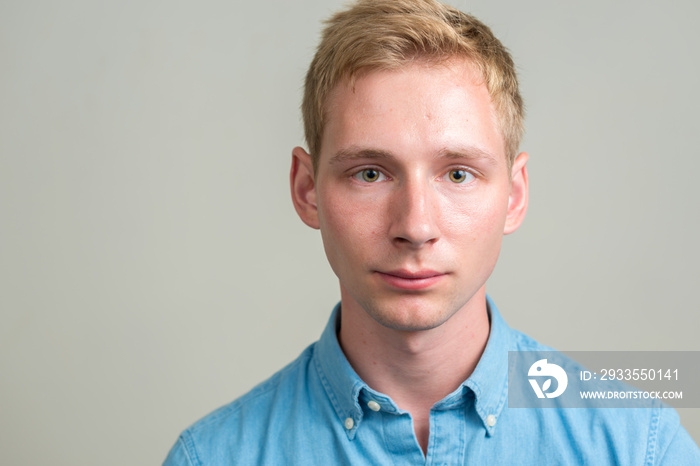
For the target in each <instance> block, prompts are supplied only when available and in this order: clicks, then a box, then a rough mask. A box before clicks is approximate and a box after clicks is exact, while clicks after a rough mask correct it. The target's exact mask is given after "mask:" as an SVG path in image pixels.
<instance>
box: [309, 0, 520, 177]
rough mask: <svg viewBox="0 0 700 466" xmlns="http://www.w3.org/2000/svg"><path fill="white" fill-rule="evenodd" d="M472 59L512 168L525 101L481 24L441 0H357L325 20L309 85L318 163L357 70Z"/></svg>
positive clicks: (502, 52)
mask: <svg viewBox="0 0 700 466" xmlns="http://www.w3.org/2000/svg"><path fill="white" fill-rule="evenodd" d="M453 57H465V58H466V59H468V60H469V61H470V62H471V63H473V64H475V65H476V66H477V67H478V68H479V70H480V71H481V74H482V76H483V79H484V83H485V84H486V87H487V88H488V91H489V94H490V95H491V100H492V102H493V104H494V106H495V109H496V112H497V117H498V121H499V125H500V129H501V133H502V136H503V139H504V143H505V151H506V156H507V162H508V166H509V167H510V166H512V163H513V160H514V159H515V156H516V154H517V150H518V146H519V144H520V138H521V137H522V133H523V116H524V109H523V101H522V98H521V97H520V91H519V90H518V78H517V75H516V72H515V66H514V64H513V60H512V58H511V56H510V53H508V50H507V49H506V48H505V47H504V46H503V44H501V42H500V41H499V40H498V39H497V38H496V37H495V36H494V35H493V33H492V32H491V30H490V29H489V28H488V27H487V26H486V25H484V24H483V23H482V22H481V21H479V20H478V19H476V18H474V17H473V16H470V15H468V14H465V13H462V12H461V11H459V10H457V9H455V8H452V7H450V6H447V5H444V4H442V3H440V2H438V1H436V0H359V1H357V2H356V3H354V4H353V5H351V6H350V8H348V9H347V10H345V11H341V12H339V13H336V14H335V15H333V16H332V17H331V18H330V19H329V20H328V21H326V28H325V29H324V31H323V35H322V38H321V43H320V44H319V46H318V49H317V51H316V55H315V56H314V58H313V60H312V62H311V65H310V66H309V70H308V72H307V74H306V81H305V84H304V99H303V102H302V107H301V109H302V115H303V119H304V132H305V137H306V142H307V144H308V147H309V152H310V154H311V159H312V161H313V166H314V172H315V171H316V170H317V168H318V159H319V152H320V150H321V139H322V136H323V129H324V124H325V110H326V108H325V105H326V101H327V99H328V96H329V94H330V92H331V91H332V90H333V88H334V87H335V86H337V85H338V84H339V83H340V82H341V81H343V80H344V79H349V80H350V82H352V80H353V79H354V78H355V77H356V76H357V74H358V72H360V71H365V70H389V69H396V68H399V67H401V66H402V65H405V64H406V63H408V62H409V61H411V60H413V59H415V58H421V59H428V60H431V61H436V62H442V61H446V60H448V59H450V58H453Z"/></svg>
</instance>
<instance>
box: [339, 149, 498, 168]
mask: <svg viewBox="0 0 700 466" xmlns="http://www.w3.org/2000/svg"><path fill="white" fill-rule="evenodd" d="M435 158H436V159H438V158H446V159H460V160H461V159H468V160H484V161H485V162H486V163H488V164H489V165H497V163H498V159H497V158H496V156H495V155H493V154H492V153H490V152H487V151H485V150H483V149H480V148H478V147H474V146H466V147H458V148H449V149H448V148H445V149H442V150H440V151H438V152H437V155H436V156H435ZM365 159H374V160H395V159H396V157H395V156H394V155H393V154H392V153H391V152H388V151H385V150H381V149H372V148H361V147H357V146H350V147H348V148H345V149H341V150H339V151H338V152H336V153H335V155H333V156H332V157H331V159H330V161H329V163H330V164H331V165H334V164H337V163H342V162H346V161H352V160H365Z"/></svg>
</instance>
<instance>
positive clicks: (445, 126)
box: [320, 58, 505, 163]
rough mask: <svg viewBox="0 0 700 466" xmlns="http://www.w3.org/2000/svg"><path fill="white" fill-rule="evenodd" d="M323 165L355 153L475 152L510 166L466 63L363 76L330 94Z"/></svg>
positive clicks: (418, 64) (486, 98) (480, 85)
mask: <svg viewBox="0 0 700 466" xmlns="http://www.w3.org/2000/svg"><path fill="white" fill-rule="evenodd" d="M321 146H322V149H321V154H320V155H321V163H323V161H324V160H328V157H332V156H333V153H336V152H337V151H342V150H347V149H348V148H349V147H351V146H353V147H358V146H359V147H361V148H370V149H379V150H387V149H391V150H392V151H394V150H395V151H399V152H410V153H413V154H416V153H417V154H425V153H428V154H434V153H437V152H440V151H442V152H444V151H446V150H448V151H449V150H451V149H452V148H454V147H463V146H469V147H473V148H475V149H477V150H479V151H482V152H484V153H490V154H492V155H493V156H494V157H498V158H502V159H503V160H505V152H504V145H503V138H502V135H501V131H500V130H499V126H498V119H497V117H496V111H495V107H494V105H493V103H492V100H491V96H490V94H489V92H488V89H487V87H486V85H485V84H484V82H483V78H482V76H481V73H480V72H479V70H478V68H477V67H476V66H474V65H472V64H471V63H470V62H468V61H467V60H465V59H461V58H460V59H450V60H447V61H444V62H441V63H431V62H427V61H421V60H417V61H415V62H411V63H410V64H407V65H405V66H402V67H400V68H397V69H391V70H365V71H362V72H361V73H359V74H357V75H356V77H355V79H346V80H345V81H343V82H341V83H340V84H338V85H337V86H336V87H335V88H334V89H333V91H332V92H331V93H330V95H329V98H328V101H327V106H326V124H325V127H324V132H323V139H322V144H321Z"/></svg>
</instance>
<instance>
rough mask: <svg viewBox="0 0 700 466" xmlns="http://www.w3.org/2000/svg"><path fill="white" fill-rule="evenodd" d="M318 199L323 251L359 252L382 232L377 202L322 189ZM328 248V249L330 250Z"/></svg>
mask: <svg viewBox="0 0 700 466" xmlns="http://www.w3.org/2000/svg"><path fill="white" fill-rule="evenodd" d="M322 194H325V195H322V197H321V202H319V222H320V226H321V236H322V238H323V242H324V245H326V253H327V254H328V255H329V259H331V257H337V256H339V255H342V256H346V259H348V257H347V256H358V255H361V253H362V251H363V250H366V249H368V246H369V245H371V244H373V243H374V242H375V241H376V240H377V238H379V237H380V235H381V231H382V229H381V226H380V219H381V218H383V215H381V213H380V207H379V203H378V202H373V201H372V200H368V199H357V198H356V197H353V198H351V197H349V196H347V195H343V194H342V192H341V193H337V192H336V193H334V194H330V193H322ZM329 249H330V250H329Z"/></svg>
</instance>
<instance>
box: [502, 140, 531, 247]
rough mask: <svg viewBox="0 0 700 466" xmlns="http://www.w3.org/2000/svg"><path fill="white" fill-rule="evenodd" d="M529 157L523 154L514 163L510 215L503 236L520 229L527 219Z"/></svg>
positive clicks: (509, 203)
mask: <svg viewBox="0 0 700 466" xmlns="http://www.w3.org/2000/svg"><path fill="white" fill-rule="evenodd" d="M528 158H529V156H528V155H527V153H525V152H521V153H520V154H518V156H517V157H516V159H515V161H514V162H513V168H512V170H511V181H510V195H509V196H508V214H507V215H506V224H505V226H504V228H503V234H504V235H509V234H511V233H513V232H514V231H515V230H517V229H518V227H519V226H520V224H521V223H523V220H524V219H525V212H527V201H528V184H527V167H526V164H527V159H528Z"/></svg>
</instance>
